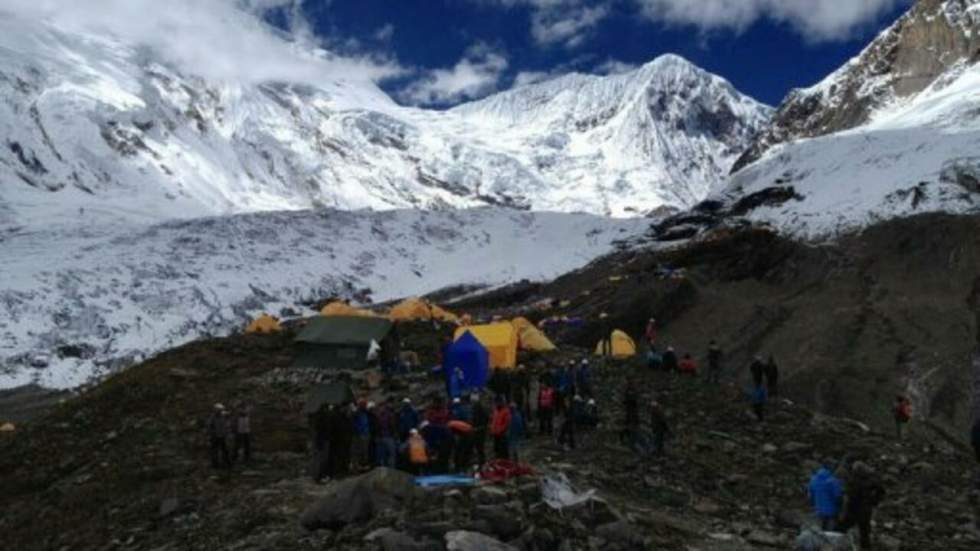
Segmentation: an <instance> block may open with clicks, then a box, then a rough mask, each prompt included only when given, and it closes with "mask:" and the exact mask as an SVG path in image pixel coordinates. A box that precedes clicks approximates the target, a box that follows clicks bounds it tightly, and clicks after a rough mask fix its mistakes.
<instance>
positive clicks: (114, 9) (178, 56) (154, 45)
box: [0, 0, 405, 85]
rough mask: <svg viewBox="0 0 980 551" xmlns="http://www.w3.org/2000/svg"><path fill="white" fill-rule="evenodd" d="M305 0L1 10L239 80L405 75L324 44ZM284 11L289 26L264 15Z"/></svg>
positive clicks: (155, 0)
mask: <svg viewBox="0 0 980 551" xmlns="http://www.w3.org/2000/svg"><path fill="white" fill-rule="evenodd" d="M299 5H300V4H299V2H298V0H167V1H166V2H161V1H159V0H85V1H80V0H2V2H0V17H4V16H6V15H4V14H3V13H2V12H7V14H14V15H15V16H20V17H25V18H30V19H34V20H37V19H43V20H46V21H48V22H50V23H51V24H53V25H55V26H56V27H59V28H62V29H66V30H69V31H87V32H97V33H104V34H110V35H115V36H117V37H119V38H120V39H122V40H124V41H126V42H128V43H131V44H135V45H140V46H144V47H148V48H151V49H153V50H155V51H157V52H158V53H159V54H160V55H161V56H162V57H163V58H164V59H166V60H167V61H169V62H171V63H173V64H175V65H176V66H178V67H179V68H180V69H181V70H183V71H186V72H189V73H193V74H198V75H201V76H204V77H208V78H212V79H218V80H227V81H236V82H266V81H276V80H281V81H292V82H303V83H308V84H313V85H316V84H318V83H319V84H322V83H323V80H324V79H327V78H333V79H336V78H338V77H339V78H345V79H350V80H370V81H378V80H382V79H384V78H388V77H392V76H397V75H401V74H404V72H405V71H404V69H403V68H401V67H400V66H398V64H396V63H394V62H392V61H390V60H387V59H384V58H377V57H371V56H365V55H360V56H337V55H333V54H330V53H329V52H326V51H324V50H322V49H320V43H319V41H317V40H316V39H315V38H314V37H313V34H312V32H310V30H309V26H308V25H307V23H306V21H305V20H304V19H303V17H302V13H301V11H300V9H299ZM271 9H280V10H284V11H285V14H286V15H287V18H288V22H289V26H290V29H289V30H290V32H289V33H288V34H287V33H282V32H279V31H277V30H274V29H272V28H271V27H270V26H269V25H267V24H265V23H264V22H263V21H262V20H261V19H260V17H259V16H260V15H261V14H263V13H265V12H266V11H267V10H271Z"/></svg>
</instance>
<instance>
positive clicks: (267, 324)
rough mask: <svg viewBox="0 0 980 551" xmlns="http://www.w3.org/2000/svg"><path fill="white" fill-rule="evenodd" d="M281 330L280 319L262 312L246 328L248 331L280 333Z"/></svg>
mask: <svg viewBox="0 0 980 551" xmlns="http://www.w3.org/2000/svg"><path fill="white" fill-rule="evenodd" d="M281 330H282V327H280V326H279V320H277V319H276V318H274V317H272V316H270V315H269V314H262V315H261V316H259V317H258V318H256V319H254V320H253V321H252V323H250V324H248V326H247V327H246V328H245V332H246V333H278V332H279V331H281Z"/></svg>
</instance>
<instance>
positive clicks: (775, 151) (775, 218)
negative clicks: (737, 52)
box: [711, 0, 980, 238]
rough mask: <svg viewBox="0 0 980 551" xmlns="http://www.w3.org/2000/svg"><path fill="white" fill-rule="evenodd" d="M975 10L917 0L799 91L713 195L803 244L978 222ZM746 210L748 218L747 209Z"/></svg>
mask: <svg viewBox="0 0 980 551" xmlns="http://www.w3.org/2000/svg"><path fill="white" fill-rule="evenodd" d="M977 51H980V0H922V1H920V2H918V3H917V4H915V5H914V6H913V7H912V8H911V10H910V11H909V12H908V13H907V14H905V15H904V16H903V17H902V18H900V19H899V20H898V21H897V22H896V23H895V24H894V25H892V26H891V27H890V28H888V29H887V30H885V31H884V32H883V33H882V34H881V35H880V36H878V38H877V39H875V40H874V41H873V42H872V43H871V44H870V45H869V46H868V47H867V48H866V49H865V50H864V51H863V52H862V53H861V54H860V55H859V56H858V57H856V58H854V59H853V60H851V61H850V62H849V63H847V64H846V65H845V66H843V67H842V68H841V69H839V70H838V71H836V72H834V73H833V74H832V75H830V76H829V77H827V79H825V80H824V81H822V82H820V83H818V84H817V85H815V86H813V87H811V88H808V89H805V90H797V91H794V92H793V93H791V94H790V95H789V97H788V98H787V99H786V100H785V101H784V102H783V104H782V105H781V106H780V107H779V109H778V111H777V112H776V113H775V115H774V116H773V119H772V125H771V126H770V128H769V129H768V130H766V131H765V132H764V133H762V134H761V136H760V138H759V139H758V140H757V141H756V142H755V144H754V145H753V147H752V148H750V149H749V150H748V151H747V152H746V154H745V155H744V156H743V157H742V158H741V159H740V160H739V162H738V164H737V165H736V169H737V171H736V172H735V173H734V175H733V177H732V178H731V180H730V182H729V184H728V186H727V187H726V188H725V189H724V190H723V191H721V192H719V193H716V194H715V195H714V196H712V197H711V199H712V201H711V203H723V204H726V205H729V206H732V207H735V206H737V205H739V204H740V205H741V206H740V207H738V208H735V209H734V210H735V211H739V212H738V214H739V215H744V216H745V217H747V218H748V219H750V220H753V221H756V222H763V223H768V224H772V225H773V226H775V227H778V228H779V229H780V230H782V231H783V232H785V233H788V234H791V235H796V236H799V237H803V238H823V237H830V236H833V235H836V234H838V233H840V232H843V231H851V230H855V229H859V228H861V227H864V226H867V225H869V224H872V223H874V222H876V221H879V220H882V219H885V218H891V217H895V216H904V215H910V214H916V213H921V212H930V211H946V212H954V213H975V212H980V110H978V107H977V106H978V105H980V65H977V61H980V58H978V57H977V54H976V52H977ZM748 207H751V208H748Z"/></svg>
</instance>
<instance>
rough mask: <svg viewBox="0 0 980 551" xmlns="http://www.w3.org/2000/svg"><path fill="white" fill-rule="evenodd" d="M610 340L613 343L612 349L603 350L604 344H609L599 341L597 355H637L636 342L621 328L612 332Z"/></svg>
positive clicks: (621, 356) (622, 356)
mask: <svg viewBox="0 0 980 551" xmlns="http://www.w3.org/2000/svg"><path fill="white" fill-rule="evenodd" d="M609 342H610V343H611V344H612V350H603V344H606V345H607V346H608V344H607V343H605V342H604V341H599V343H598V344H596V346H595V355H596V356H612V357H613V358H630V357H632V356H635V355H636V343H635V342H633V339H632V338H631V337H630V336H629V335H627V334H626V333H624V332H623V331H620V330H619V329H616V330H615V331H613V332H612V335H610V340H609Z"/></svg>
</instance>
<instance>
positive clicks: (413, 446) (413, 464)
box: [404, 429, 429, 476]
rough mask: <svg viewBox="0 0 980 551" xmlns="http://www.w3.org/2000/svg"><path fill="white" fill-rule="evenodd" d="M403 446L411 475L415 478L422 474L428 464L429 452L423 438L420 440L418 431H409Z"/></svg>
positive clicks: (420, 436)
mask: <svg viewBox="0 0 980 551" xmlns="http://www.w3.org/2000/svg"><path fill="white" fill-rule="evenodd" d="M404 446H405V453H406V454H407V455H408V464H409V467H410V468H411V472H412V474H414V475H416V476H418V475H422V474H424V473H425V471H426V469H427V468H428V464H429V450H428V446H426V444H425V438H422V435H421V434H419V431H418V429H412V430H410V431H409V433H408V440H406V441H405V444H404Z"/></svg>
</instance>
